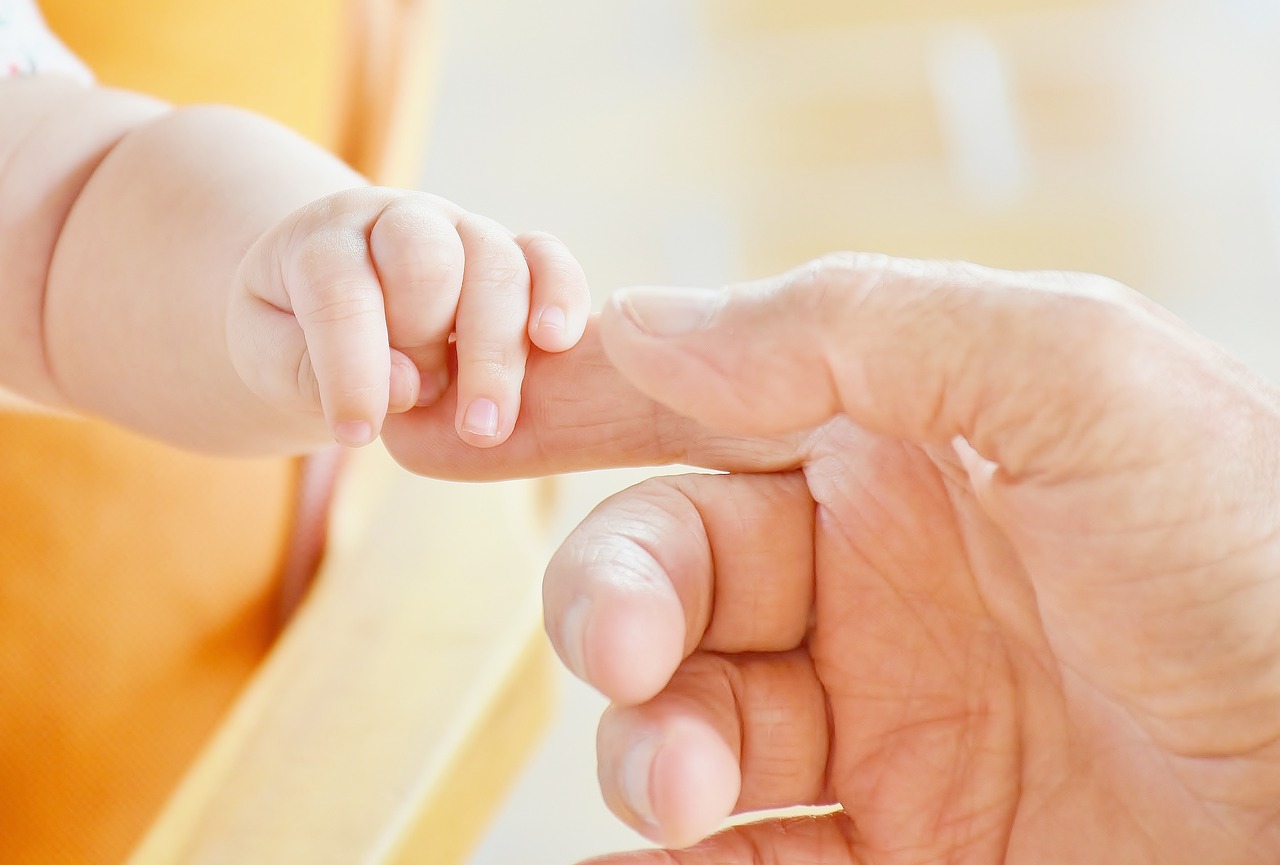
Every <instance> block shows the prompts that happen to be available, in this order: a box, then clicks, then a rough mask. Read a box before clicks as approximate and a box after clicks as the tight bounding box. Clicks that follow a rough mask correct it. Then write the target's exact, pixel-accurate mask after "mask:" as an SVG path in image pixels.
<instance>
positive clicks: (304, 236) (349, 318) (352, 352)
mask: <svg viewBox="0 0 1280 865" xmlns="http://www.w3.org/2000/svg"><path fill="white" fill-rule="evenodd" d="M328 205H329V206H328V208H316V209H309V210H307V211H304V213H303V214H302V215H301V216H300V217H299V222H298V224H297V225H296V226H295V229H294V231H293V232H292V234H291V236H292V237H295V238H298V239H297V240H296V241H295V242H292V243H288V244H287V245H286V246H285V247H284V248H283V249H282V250H281V253H280V256H281V261H282V270H283V272H284V274H285V281H286V286H287V289H288V292H289V298H288V300H289V308H290V309H291V311H292V312H293V314H294V316H295V317H296V318H297V320H298V324H299V326H300V327H301V328H302V331H303V333H304V334H305V336H306V344H307V355H308V357H309V359H310V363H311V367H312V369H313V371H314V374H315V377H316V381H317V383H318V385H319V391H320V402H321V405H322V407H323V409H324V414H325V417H326V418H327V419H328V421H329V423H330V425H331V428H332V429H333V431H334V436H335V438H337V440H338V441H339V442H340V443H342V444H346V445H362V444H367V443H368V442H369V441H372V440H373V439H374V438H375V437H376V436H377V434H378V432H379V430H380V428H381V426H382V421H383V418H384V417H385V415H386V411H387V404H388V400H389V388H390V376H391V357H390V354H389V353H388V350H387V346H388V336H387V324H386V310H385V307H384V305H383V298H382V289H381V286H380V284H379V282H378V275H377V272H376V271H375V270H374V268H373V263H372V261H371V260H370V258H369V253H368V246H367V233H366V232H367V230H368V218H367V217H366V216H365V214H364V213H363V212H362V211H361V209H360V208H359V207H356V206H354V205H353V204H351V203H344V202H343V201H331V202H328Z"/></svg>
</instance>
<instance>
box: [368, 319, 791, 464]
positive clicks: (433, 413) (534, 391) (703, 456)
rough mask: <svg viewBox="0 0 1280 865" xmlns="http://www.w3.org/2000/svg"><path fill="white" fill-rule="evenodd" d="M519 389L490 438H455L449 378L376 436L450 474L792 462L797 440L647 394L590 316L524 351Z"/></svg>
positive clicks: (402, 455) (400, 456)
mask: <svg viewBox="0 0 1280 865" xmlns="http://www.w3.org/2000/svg"><path fill="white" fill-rule="evenodd" d="M521 399H522V401H523V407H522V409H521V412H520V416H519V419H518V420H517V422H516V425H515V429H514V431H513V432H512V435H511V437H510V438H509V439H508V440H507V441H505V442H504V443H502V444H501V445H499V446H497V447H494V448H489V449H484V450H481V449H477V448H475V447H473V446H471V445H469V444H467V443H464V442H463V441H462V440H460V439H459V437H458V434H457V433H456V432H455V430H454V420H455V417H456V409H457V391H456V388H453V387H451V388H450V389H449V391H448V392H447V393H446V395H445V397H444V398H443V399H441V400H440V401H439V402H437V403H436V404H434V405H432V406H429V407H426V408H418V409H414V410H413V411H410V412H408V413H406V414H403V415H397V416H395V417H391V418H388V419H387V423H386V426H385V427H384V429H383V441H384V442H385V444H386V445H387V448H388V450H389V451H390V452H391V455H392V456H393V457H395V458H396V460H397V461H398V462H399V463H400V464H401V465H403V466H404V467H405V468H407V469H409V470H410V471H413V472H417V473H419V474H424V475H428V476H430V477H437V478H445V479H454V480H494V479H498V478H515V477H537V476H541V475H547V474H553V473H557V472H572V471H585V470H589V469H601V468H617V467H624V466H658V465H668V464H672V463H677V464H684V465H695V466H701V467H704V468H711V469H721V470H725V471H775V470H780V469H789V468H794V467H795V466H796V465H798V464H799V461H800V459H801V456H802V452H803V449H804V447H805V440H806V436H805V434H803V433H795V434H786V435H778V436H752V435H740V434H735V433H726V432H723V431H721V430H716V429H714V428H712V427H708V426H706V425H704V424H700V423H698V422H696V421H691V420H689V419H688V418H685V417H683V416H681V415H679V414H677V413H676V412H674V411H672V410H671V409H668V408H666V407H665V406H663V405H660V404H659V403H656V402H654V401H653V400H651V399H649V398H648V397H646V396H645V395H644V394H642V393H640V391H638V390H636V388H635V386H634V385H632V384H631V383H630V382H628V381H627V380H626V379H625V378H623V376H622V375H621V374H619V372H618V371H617V369H615V368H614V367H613V365H612V364H611V363H610V362H609V360H608V358H606V357H605V355H604V351H603V349H602V347H601V345H600V338H599V332H598V328H597V326H596V323H595V319H594V318H593V320H592V321H591V323H589V324H588V326H587V329H586V332H585V333H584V334H583V337H582V339H581V341H580V342H579V344H578V345H577V346H575V347H574V348H572V349H570V350H569V351H566V352H563V353H559V354H549V353H545V352H534V353H533V354H532V355H530V357H529V364H528V367H527V370H526V374H525V383H524V390H523V393H522V395H521Z"/></svg>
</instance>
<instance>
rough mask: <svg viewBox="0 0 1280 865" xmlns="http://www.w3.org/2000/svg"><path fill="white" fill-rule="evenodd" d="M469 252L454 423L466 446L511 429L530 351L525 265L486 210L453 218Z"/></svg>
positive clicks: (489, 443)
mask: <svg viewBox="0 0 1280 865" xmlns="http://www.w3.org/2000/svg"><path fill="white" fill-rule="evenodd" d="M457 229H458V236H459V237H460V238H461V240H462V246H463V249H464V250H465V252H466V266H465V271H464V273H463V277H462V296H461V298H460V299H459V301H458V315H457V345H456V350H457V356H458V361H457V362H458V374H457V392H458V403H457V407H456V414H455V424H456V428H457V431H458V435H459V436H460V437H461V438H462V440H463V441H465V442H467V443H468V444H470V445H473V446H475V447H481V448H490V447H496V446H497V445H500V444H502V443H503V442H504V441H506V440H507V439H508V438H509V437H510V436H511V433H512V431H513V429H514V428H515V424H516V419H517V416H518V414H519V411H520V386H521V383H522V382H523V381H524V374H525V364H526V361H527V358H528V355H529V338H528V333H527V327H528V321H529V288H530V283H529V267H528V263H527V262H526V261H525V258H524V253H523V251H522V250H521V249H520V247H519V246H517V245H516V243H515V241H514V239H513V238H512V237H511V235H510V232H508V231H507V230H506V229H505V228H503V227H502V226H500V225H498V224H497V223H495V222H493V221H492V220H489V219H485V218H483V217H479V216H475V215H473V214H468V215H466V216H465V217H463V218H462V219H460V220H459V221H458V225H457Z"/></svg>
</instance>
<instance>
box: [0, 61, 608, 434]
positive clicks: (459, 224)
mask: <svg viewBox="0 0 1280 865" xmlns="http://www.w3.org/2000/svg"><path fill="white" fill-rule="evenodd" d="M0 116H3V117H4V118H5V123H4V125H3V126H2V127H0V261H3V262H4V263H5V268H4V275H3V277H0V278H2V279H3V282H2V283H0V404H3V405H7V406H9V407H15V406H17V407H22V408H26V409H29V410H30V409H37V410H41V409H42V410H52V411H65V412H72V413H87V414H93V415H97V416H100V417H103V418H105V419H107V420H110V421H114V422H116V423H119V424H121V425H122V426H125V427H128V428H131V429H133V430H135V431H138V432H141V433H143V434H145V435H149V436H152V437H154V438H158V439H161V440H164V441H168V442H170V443H174V444H177V445H180V446H183V447H188V448H196V449H202V450H208V451H215V452H222V453H231V454H290V453H300V452H305V451H309V450H314V449H316V448H319V447H322V446H323V445H325V444H327V443H330V442H332V441H333V439H334V438H336V439H338V440H339V441H341V442H342V443H344V444H349V445H360V444H365V443H367V442H368V441H371V440H372V439H373V438H374V437H375V436H376V435H377V434H378V432H379V431H380V429H381V426H382V423H383V420H384V417H385V415H386V414H387V412H388V411H391V412H402V411H405V410H407V409H408V408H410V407H412V406H414V405H415V404H419V403H429V402H432V401H434V400H435V399H437V398H438V397H439V395H440V394H441V393H442V391H443V389H444V386H445V384H446V383H447V382H448V380H449V378H450V375H449V372H450V368H451V367H450V364H451V362H452V361H451V360H450V356H451V354H452V353H453V349H452V348H450V340H451V338H452V336H451V335H456V355H457V359H456V363H457V366H456V370H457V386H458V387H459V388H460V390H461V393H462V394H463V396H464V399H463V403H462V405H461V406H460V407H459V409H458V411H457V412H456V415H455V417H454V418H452V419H451V423H450V427H451V428H452V429H454V430H455V431H456V432H457V434H458V435H460V436H461V437H462V438H463V439H464V440H466V441H467V442H468V443H469V444H471V445H475V446H481V447H490V446H493V445H494V444H497V443H500V442H502V441H503V440H505V439H506V437H507V436H508V435H509V434H510V431H511V429H512V427H513V426H514V424H515V422H516V418H517V416H518V413H519V405H520V396H519V395H520V384H521V381H522V379H523V374H524V365H525V361H526V358H527V356H528V354H529V352H530V348H531V346H533V347H536V348H538V349H542V350H546V351H562V350H564V349H566V348H568V347H570V346H571V345H573V344H574V343H575V342H576V341H577V339H578V337H579V336H580V334H581V332H582V329H583V327H584V325H585V323H586V319H587V315H588V311H589V306H590V298H589V295H588V292H587V288H586V280H585V277H584V276H583V274H582V271H581V268H579V267H578V265H577V263H576V262H575V261H574V259H573V258H572V256H571V255H570V254H569V253H568V251H567V250H566V249H565V248H564V246H563V245H562V244H560V243H559V241H557V240H555V239H554V238H552V237H550V236H549V235H545V234H529V235H522V236H519V237H517V236H515V235H513V234H512V233H511V232H509V231H508V230H506V229H505V228H503V227H501V226H499V225H497V224H496V223H494V222H492V221H491V220H487V219H485V218H483V217H479V216H476V215H474V214H470V213H467V212H466V211H465V210H463V209H461V208H459V207H457V206H456V205H453V204H451V203H449V202H446V201H443V200H441V199H438V198H435V197H433V196H430V195H426V194H422V193H415V192H405V191H397V190H382V189H369V188H367V183H366V181H365V180H364V179H363V178H361V177H360V176H359V175H357V174H356V173H354V172H353V171H351V170H350V169H349V168H347V167H346V166H344V165H343V164H342V163H341V162H339V161H338V160H336V159H335V158H333V157H332V156H329V155H328V154H326V153H324V152H323V151H322V150H320V149H319V148H317V147H315V146H314V145H311V144H310V143H308V142H306V141H305V140H303V139H302V138H300V137H298V136H296V135H294V134H293V133H291V132H289V131H287V130H285V129H283V128H282V127H280V126H278V125H276V124H274V123H272V122H270V121H268V120H266V119H264V118H261V117H257V116H255V115H252V114H248V113H246V112H242V111H238V110H234V109H229V108H219V107H192V108H183V109H177V110H173V109H170V108H169V107H167V106H165V105H163V104H160V103H158V102H155V101H153V100H150V99H148V98H146V97H143V96H139V95H137V94H132V93H124V92H120V91H113V90H110V89H106V88H99V87H85V86H82V85H80V84H77V83H74V82H72V81H70V80H66V79H60V78H58V77H56V76H35V77H32V78H27V79H13V80H8V81H0Z"/></svg>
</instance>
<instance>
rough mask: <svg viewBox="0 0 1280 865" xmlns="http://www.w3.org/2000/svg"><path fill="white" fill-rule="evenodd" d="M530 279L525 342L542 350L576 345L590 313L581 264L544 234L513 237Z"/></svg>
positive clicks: (554, 239)
mask: <svg viewBox="0 0 1280 865" xmlns="http://www.w3.org/2000/svg"><path fill="white" fill-rule="evenodd" d="M516 243H517V245H519V247H520V248H521V249H522V250H523V251H524V257H525V261H527V262H528V263H529V276H530V279H531V280H532V289H531V298H532V302H531V304H530V314H529V339H530V340H532V341H533V344H534V345H536V346H537V347H538V348H540V349H542V350H543V351H553V352H555V351H565V350H567V349H570V348H572V347H573V346H574V345H576V344H577V342H578V340H579V339H581V338H582V332H583V330H584V329H585V328H586V326H587V317H588V316H589V315H590V313H591V292H590V290H589V289H588V287H587V276H586V274H585V273H583V272H582V265H580V264H579V263H578V260H577V259H576V258H574V257H573V254H572V253H570V252H569V249H568V247H566V246H565V245H564V244H563V243H561V242H560V241H559V240H558V239H556V238H555V237H553V236H552V235H550V234H546V233H545V232H530V233H527V234H522V235H520V236H519V237H517V238H516Z"/></svg>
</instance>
